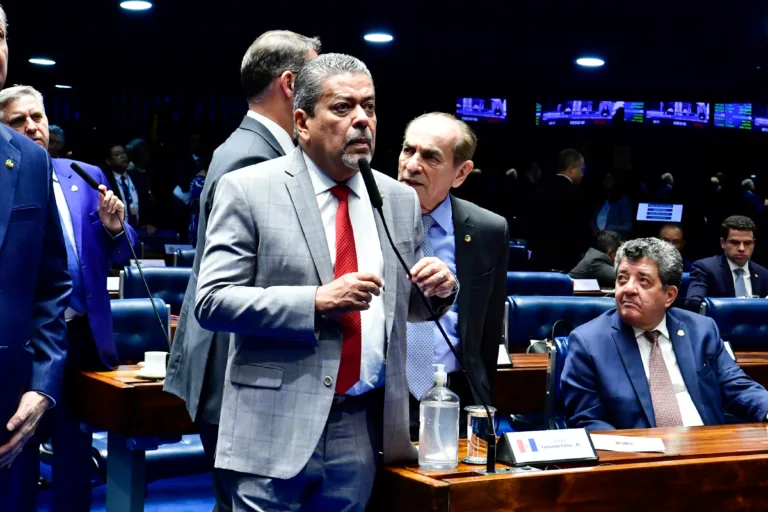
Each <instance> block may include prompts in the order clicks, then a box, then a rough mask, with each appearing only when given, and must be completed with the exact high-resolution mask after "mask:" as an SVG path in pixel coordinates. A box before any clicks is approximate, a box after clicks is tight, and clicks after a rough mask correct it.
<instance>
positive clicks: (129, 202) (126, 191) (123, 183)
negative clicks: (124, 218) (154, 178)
mask: <svg viewBox="0 0 768 512" xmlns="http://www.w3.org/2000/svg"><path fill="white" fill-rule="evenodd" d="M120 188H121V189H123V199H124V200H125V209H126V210H127V212H126V213H127V214H128V224H130V225H131V226H133V227H136V225H137V220H138V219H136V216H135V215H134V214H133V213H132V212H133V208H132V207H133V199H132V198H131V187H129V186H128V180H126V179H125V174H123V175H122V176H121V177H120Z"/></svg>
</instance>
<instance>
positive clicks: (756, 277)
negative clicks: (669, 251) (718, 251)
mask: <svg viewBox="0 0 768 512" xmlns="http://www.w3.org/2000/svg"><path fill="white" fill-rule="evenodd" d="M720 231H721V235H720V247H722V248H723V254H722V255H718V256H712V257H710V258H704V259H703V260H699V261H697V262H695V263H694V264H693V269H692V270H691V284H690V286H689V287H688V294H687V295H686V297H685V298H686V306H687V307H688V306H690V307H693V308H694V310H696V309H695V308H697V307H698V305H699V304H701V301H703V300H704V299H705V298H706V297H748V298H752V297H753V296H757V297H765V296H766V295H768V270H766V269H765V268H764V267H762V266H760V265H758V264H757V263H754V262H752V261H750V258H751V257H752V251H754V250H755V232H756V231H757V228H756V227H755V223H754V222H752V219H750V218H749V217H744V216H741V215H733V216H731V217H728V218H727V219H725V220H724V221H723V225H722V226H721V227H720Z"/></svg>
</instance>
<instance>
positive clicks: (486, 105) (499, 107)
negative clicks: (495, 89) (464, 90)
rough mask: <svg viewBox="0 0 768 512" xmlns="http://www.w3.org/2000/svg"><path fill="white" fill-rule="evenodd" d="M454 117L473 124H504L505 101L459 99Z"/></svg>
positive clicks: (495, 99) (505, 115)
mask: <svg viewBox="0 0 768 512" xmlns="http://www.w3.org/2000/svg"><path fill="white" fill-rule="evenodd" d="M456 117H458V118H459V119H461V120H462V121H467V122H475V123H504V122H505V121H506V120H507V100H506V99H502V98H459V99H458V100H457V101H456Z"/></svg>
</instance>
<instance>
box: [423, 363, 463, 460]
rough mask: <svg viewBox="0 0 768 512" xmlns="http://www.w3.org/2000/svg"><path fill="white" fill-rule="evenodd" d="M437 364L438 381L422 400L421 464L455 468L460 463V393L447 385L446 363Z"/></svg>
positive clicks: (436, 375) (436, 377)
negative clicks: (458, 394) (457, 393)
mask: <svg viewBox="0 0 768 512" xmlns="http://www.w3.org/2000/svg"><path fill="white" fill-rule="evenodd" d="M433 366H435V367H437V371H436V372H435V385H434V387H433V388H431V389H429V390H428V391H427V392H426V393H424V395H423V396H422V397H421V402H420V404H419V466H420V467H421V468H424V469H452V468H455V467H456V466H458V465H459V397H458V396H457V395H456V393H454V392H453V391H451V390H450V389H448V388H447V387H446V385H447V384H448V374H447V373H445V365H442V364H436V365H433Z"/></svg>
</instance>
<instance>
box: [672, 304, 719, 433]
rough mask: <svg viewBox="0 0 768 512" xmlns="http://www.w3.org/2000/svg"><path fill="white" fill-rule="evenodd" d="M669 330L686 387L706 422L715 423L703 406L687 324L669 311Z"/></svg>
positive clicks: (708, 423)
mask: <svg viewBox="0 0 768 512" xmlns="http://www.w3.org/2000/svg"><path fill="white" fill-rule="evenodd" d="M667 330H668V331H669V339H670V341H671V342H672V347H673V348H674V350H675V358H677V366H678V368H680V373H681V374H682V375H683V382H685V387H686V388H687V389H688V394H689V395H690V396H691V400H692V401H693V404H694V405H695V406H696V410H697V411H699V415H700V416H701V419H702V420H703V421H704V424H705V425H713V424H715V423H716V422H712V421H710V419H709V418H708V417H707V410H706V408H705V407H703V404H702V401H701V393H700V390H699V377H698V374H697V372H696V360H695V359H694V357H693V347H691V343H690V342H689V341H688V340H687V338H686V332H687V331H686V329H685V326H684V325H683V324H681V323H680V322H678V321H677V319H676V318H675V317H673V316H672V315H671V314H669V313H667ZM680 333H682V334H680Z"/></svg>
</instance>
